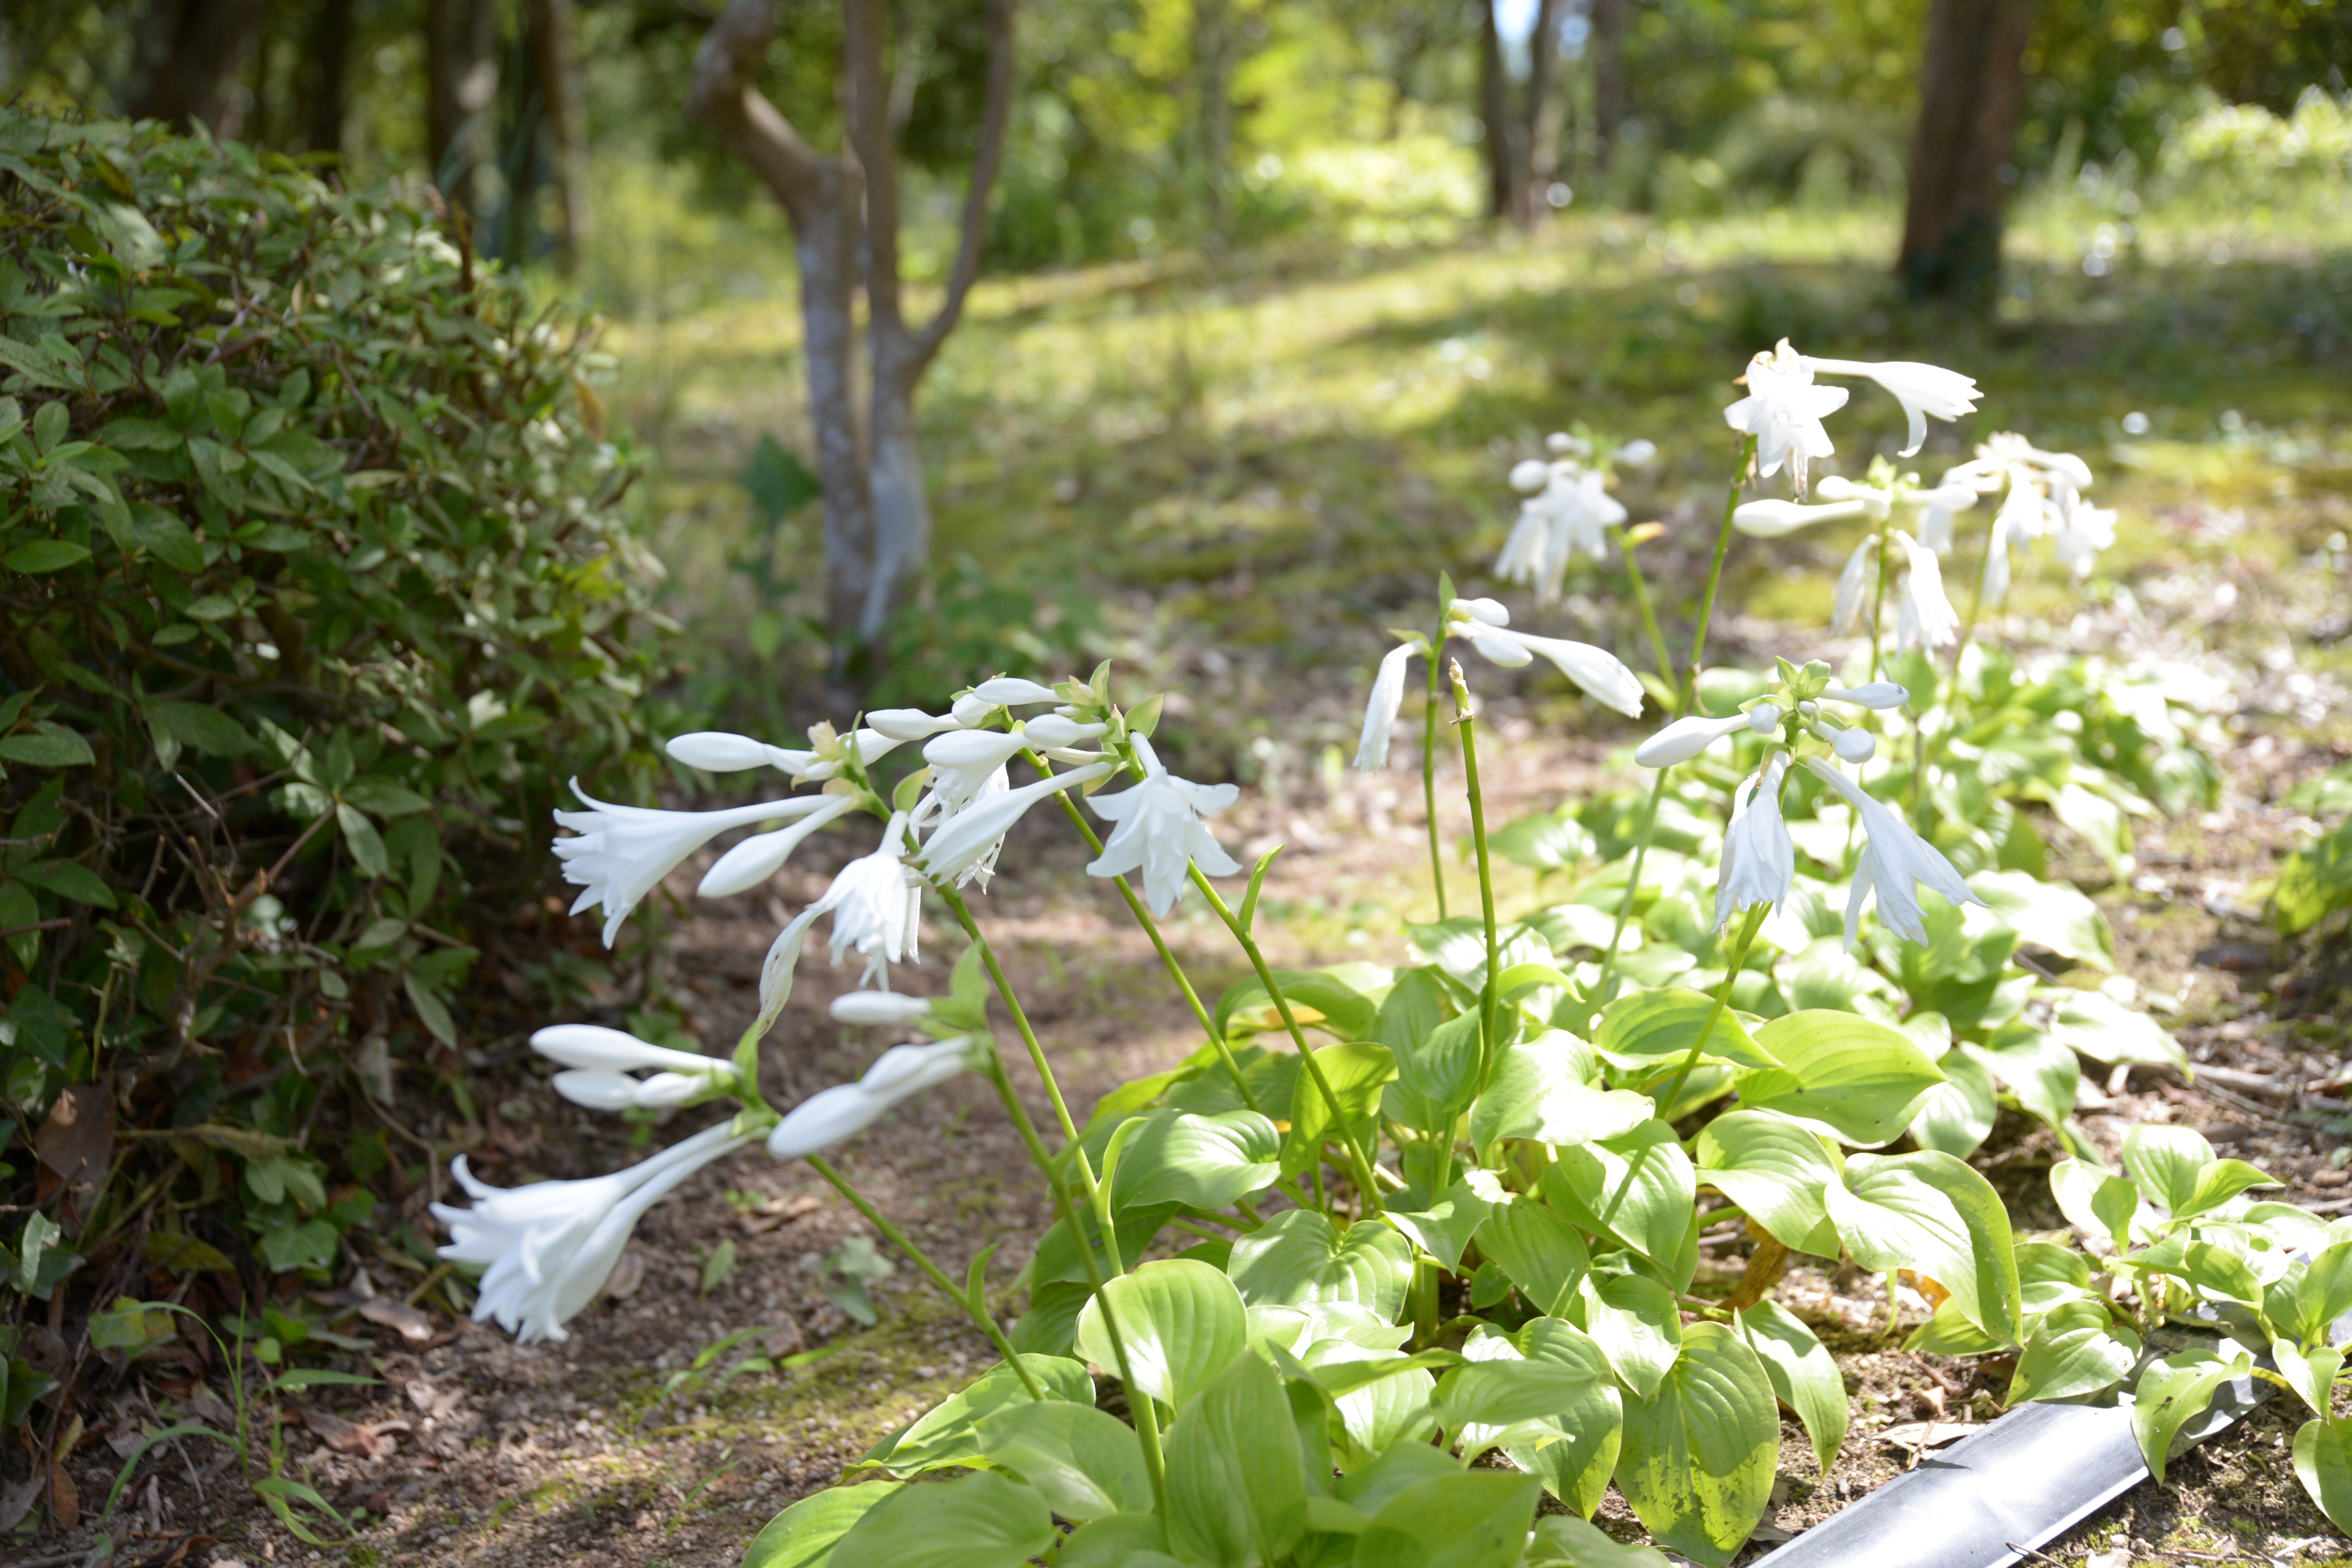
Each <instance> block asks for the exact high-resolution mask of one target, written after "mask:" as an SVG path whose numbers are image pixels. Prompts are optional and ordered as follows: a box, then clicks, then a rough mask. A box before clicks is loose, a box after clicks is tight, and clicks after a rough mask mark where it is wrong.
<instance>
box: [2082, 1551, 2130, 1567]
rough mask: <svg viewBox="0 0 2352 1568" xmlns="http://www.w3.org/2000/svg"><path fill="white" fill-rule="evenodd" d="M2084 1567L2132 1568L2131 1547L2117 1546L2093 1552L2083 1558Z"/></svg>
mask: <svg viewBox="0 0 2352 1568" xmlns="http://www.w3.org/2000/svg"><path fill="white" fill-rule="evenodd" d="M2083 1568H2131V1548H2130V1547H2128V1546H2117V1547H2115V1548H2113V1549H2111V1550H2109V1551H2106V1552H2093V1553H2092V1554H2091V1555H2090V1556H2088V1557H2085V1558H2084V1559H2083Z"/></svg>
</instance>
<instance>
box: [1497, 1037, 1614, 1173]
mask: <svg viewBox="0 0 2352 1568" xmlns="http://www.w3.org/2000/svg"><path fill="white" fill-rule="evenodd" d="M1588 1050H1589V1047H1585V1045H1584V1043H1583V1042H1582V1041H1580V1040H1579V1039H1577V1038H1576V1037H1574V1036H1573V1035H1568V1034H1563V1033H1560V1032H1559V1031H1558V1030H1554V1031H1551V1032H1549V1033H1547V1034H1544V1035H1541V1036H1538V1037H1537V1038H1535V1039H1533V1040H1528V1041H1525V1042H1523V1043H1521V1044H1519V1045H1516V1046H1513V1047H1510V1049H1508V1050H1507V1051H1505V1052H1504V1053H1503V1054H1502V1056H1501V1057H1500V1058H1498V1059H1497V1060H1496V1063H1495V1074H1494V1077H1493V1078H1492V1079H1490V1080H1489V1081H1488V1083H1487V1085H1486V1093H1484V1094H1482V1095H1480V1096H1479V1097H1478V1100H1477V1103H1476V1104H1475V1105H1473V1106H1472V1107H1471V1108H1470V1139H1471V1142H1474V1143H1476V1144H1478V1145H1479V1146H1480V1147H1482V1148H1483V1147H1485V1146H1486V1145H1488V1144H1491V1143H1493V1142H1496V1140H1497V1139H1501V1138H1533V1139H1535V1140H1537V1141H1538V1142H1544V1143H1584V1142H1591V1140H1593V1139H1596V1138H1615V1137H1619V1136H1622V1134H1624V1133H1627V1132H1630V1131H1633V1129H1634V1128H1636V1127H1638V1126H1640V1125H1641V1124H1642V1123H1643V1122H1644V1121H1648V1120H1649V1119H1650V1117H1651V1115H1652V1114H1653V1110H1654V1108H1653V1107H1652V1106H1651V1104H1650V1101H1649V1099H1648V1097H1647V1096H1644V1095H1639V1094H1634V1093H1633V1092H1631V1091H1630V1090H1626V1089H1608V1090H1603V1089H1595V1088H1593V1087H1592V1086H1591V1084H1589V1083H1587V1082H1585V1071H1584V1068H1585V1066H1586V1063H1587V1061H1588V1059H1589V1057H1588Z"/></svg>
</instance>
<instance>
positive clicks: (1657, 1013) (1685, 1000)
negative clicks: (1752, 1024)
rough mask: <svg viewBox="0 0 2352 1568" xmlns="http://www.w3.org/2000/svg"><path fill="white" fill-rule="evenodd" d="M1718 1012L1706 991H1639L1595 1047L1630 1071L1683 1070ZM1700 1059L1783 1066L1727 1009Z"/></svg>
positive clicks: (1622, 1001)
mask: <svg viewBox="0 0 2352 1568" xmlns="http://www.w3.org/2000/svg"><path fill="white" fill-rule="evenodd" d="M1715 1012H1716V1008H1715V998H1714V997H1712V996H1709V995H1707V994H1705V993H1704V992H1698V991H1692V990H1689V989H1686V988H1685V987H1683V986H1679V985H1665V986H1660V987H1659V988H1658V989H1656V990H1654V991H1636V992H1633V994H1630V995H1625V996H1621V997H1619V998H1618V999H1617V1000H1616V1001H1614V1002H1612V1003H1611V1004H1609V1006H1608V1008H1607V1009H1606V1010H1605V1011H1603V1012H1602V1013H1601V1028H1600V1031H1599V1032H1598V1034H1597V1035H1596V1036H1595V1037H1594V1038H1593V1042H1592V1043H1593V1044H1594V1045H1595V1046H1596V1047H1599V1048H1600V1051H1601V1055H1602V1056H1604V1057H1606V1058H1609V1060H1611V1061H1612V1062H1614V1063H1615V1064H1616V1065H1617V1066H1619V1067H1621V1068H1627V1069H1629V1070H1633V1071H1639V1070H1641V1069H1643V1068H1662V1067H1674V1066H1679V1065H1680V1064H1681V1062H1682V1059H1683V1058H1685V1057H1686V1056H1688V1055H1689V1054H1690V1048H1691V1047H1692V1046H1693V1045H1694V1044H1696V1042H1697V1040H1698V1032H1699V1030H1700V1029H1702V1028H1704V1027H1706V1021H1707V1018H1708V1016H1710V1015H1715ZM1700 1054H1701V1055H1702V1056H1706V1057H1713V1058H1717V1059H1718V1060H1722V1061H1727V1062H1731V1063H1734V1064H1736V1065H1738V1066H1740V1067H1747V1068H1775V1067H1778V1066H1780V1058H1779V1056H1778V1054H1777V1053H1775V1052H1774V1051H1772V1050H1771V1049H1770V1047H1766V1046H1764V1045H1763V1043H1762V1042H1761V1041H1760V1040H1759V1039H1757V1038H1754V1037H1750V1036H1749V1035H1748V1030H1747V1029H1746V1028H1745V1027H1743V1026H1741V1024H1740V1022H1739V1020H1738V1019H1737V1018H1735V1017H1733V1016H1731V1010H1730V1009H1729V1008H1725V1009H1724V1010H1723V1012H1722V1013H1721V1014H1720V1015H1716V1017H1715V1027H1714V1030H1713V1031H1712V1032H1711V1033H1710V1034H1709V1035H1708V1036H1707V1043H1706V1048H1705V1049H1704V1050H1703V1051H1702V1052H1701V1053H1700Z"/></svg>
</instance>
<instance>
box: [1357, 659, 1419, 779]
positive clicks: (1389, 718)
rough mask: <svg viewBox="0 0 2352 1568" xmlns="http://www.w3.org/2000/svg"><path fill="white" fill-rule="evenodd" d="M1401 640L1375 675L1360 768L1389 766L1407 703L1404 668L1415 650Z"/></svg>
mask: <svg viewBox="0 0 2352 1568" xmlns="http://www.w3.org/2000/svg"><path fill="white" fill-rule="evenodd" d="M1415 651H1416V650H1415V648H1414V647H1413V646H1412V644H1411V643H1400V644H1398V645H1397V646H1396V647H1392V648H1391V649H1389V651H1388V652H1387V653H1386V654H1384V655H1382V656H1381V668H1380V673H1379V674H1377V675H1375V676H1373V677H1372V695H1371V697H1370V700H1367V701H1366V702H1365V704H1364V732H1363V735H1362V737H1361V738H1360V739H1359V740H1358V741H1357V742H1356V768H1357V771H1358V772H1360V773H1378V772H1380V771H1381V769H1382V768H1384V767H1387V766H1388V765H1389V737H1390V736H1391V734H1392V733H1393V732H1394V731H1395V730H1396V718H1397V710H1399V709H1400V708H1402V707H1403V706H1404V667H1405V663H1406V661H1407V660H1409V659H1411V658H1412V656H1413V654H1414V652H1415Z"/></svg>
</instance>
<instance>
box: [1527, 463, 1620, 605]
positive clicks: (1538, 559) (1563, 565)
mask: <svg viewBox="0 0 2352 1568" xmlns="http://www.w3.org/2000/svg"><path fill="white" fill-rule="evenodd" d="M1533 466H1534V468H1536V469H1537V470H1538V482H1539V483H1540V485H1541V487H1542V488H1541V489H1539V490H1538V493H1536V494H1534V495H1531V496H1529V497H1528V499H1527V500H1524V501H1522V502H1521V503H1520V504H1519V521H1518V522H1517V524H1516V525H1515V526H1514V527H1513V528H1512V530H1511V535H1510V538H1509V539H1508V540H1507V541H1506V542H1504V545H1503V552H1502V554H1501V555H1500V556H1498V557H1497V558H1496V562H1495V573H1496V575H1497V576H1499V577H1501V578H1502V579H1503V580H1504V581H1505V582H1507V583H1525V584H1529V585H1530V586H1532V587H1533V588H1534V589H1535V591H1536V603H1537V604H1538V605H1549V604H1550V603H1551V602H1552V601H1553V600H1555V599H1557V598H1558V597H1559V586H1560V580H1561V578H1562V577H1563V576H1565V575H1566V574H1567V572H1568V565H1569V561H1570V558H1571V557H1572V556H1575V555H1579V554H1582V555H1587V556H1590V557H1591V558H1592V559H1593V560H1595V561H1603V560H1606V559H1607V558H1608V555H1609V533H1608V531H1609V528H1610V526H1611V525H1612V524H1613V523H1620V522H1622V521H1625V508H1624V506H1623V504H1622V503H1621V502H1620V501H1619V500H1617V498H1616V497H1615V496H1612V495H1611V494H1610V493H1609V491H1608V489H1607V488H1606V486H1607V482H1608V475H1607V474H1606V473H1604V472H1603V471H1601V469H1599V468H1583V467H1582V466H1580V465H1579V464H1577V463H1574V462H1559V463H1553V464H1550V465H1549V466H1546V465H1544V464H1540V463H1537V464H1534V465H1533ZM1528 467H1529V465H1528V464H1525V463H1523V464H1521V465H1520V466H1519V467H1518V468H1514V469H1513V470H1512V474H1511V477H1512V480H1513V482H1514V483H1515V484H1517V483H1520V482H1521V481H1523V480H1525V479H1528V477H1529V476H1528V473H1527V472H1526V470H1527V469H1528Z"/></svg>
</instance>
